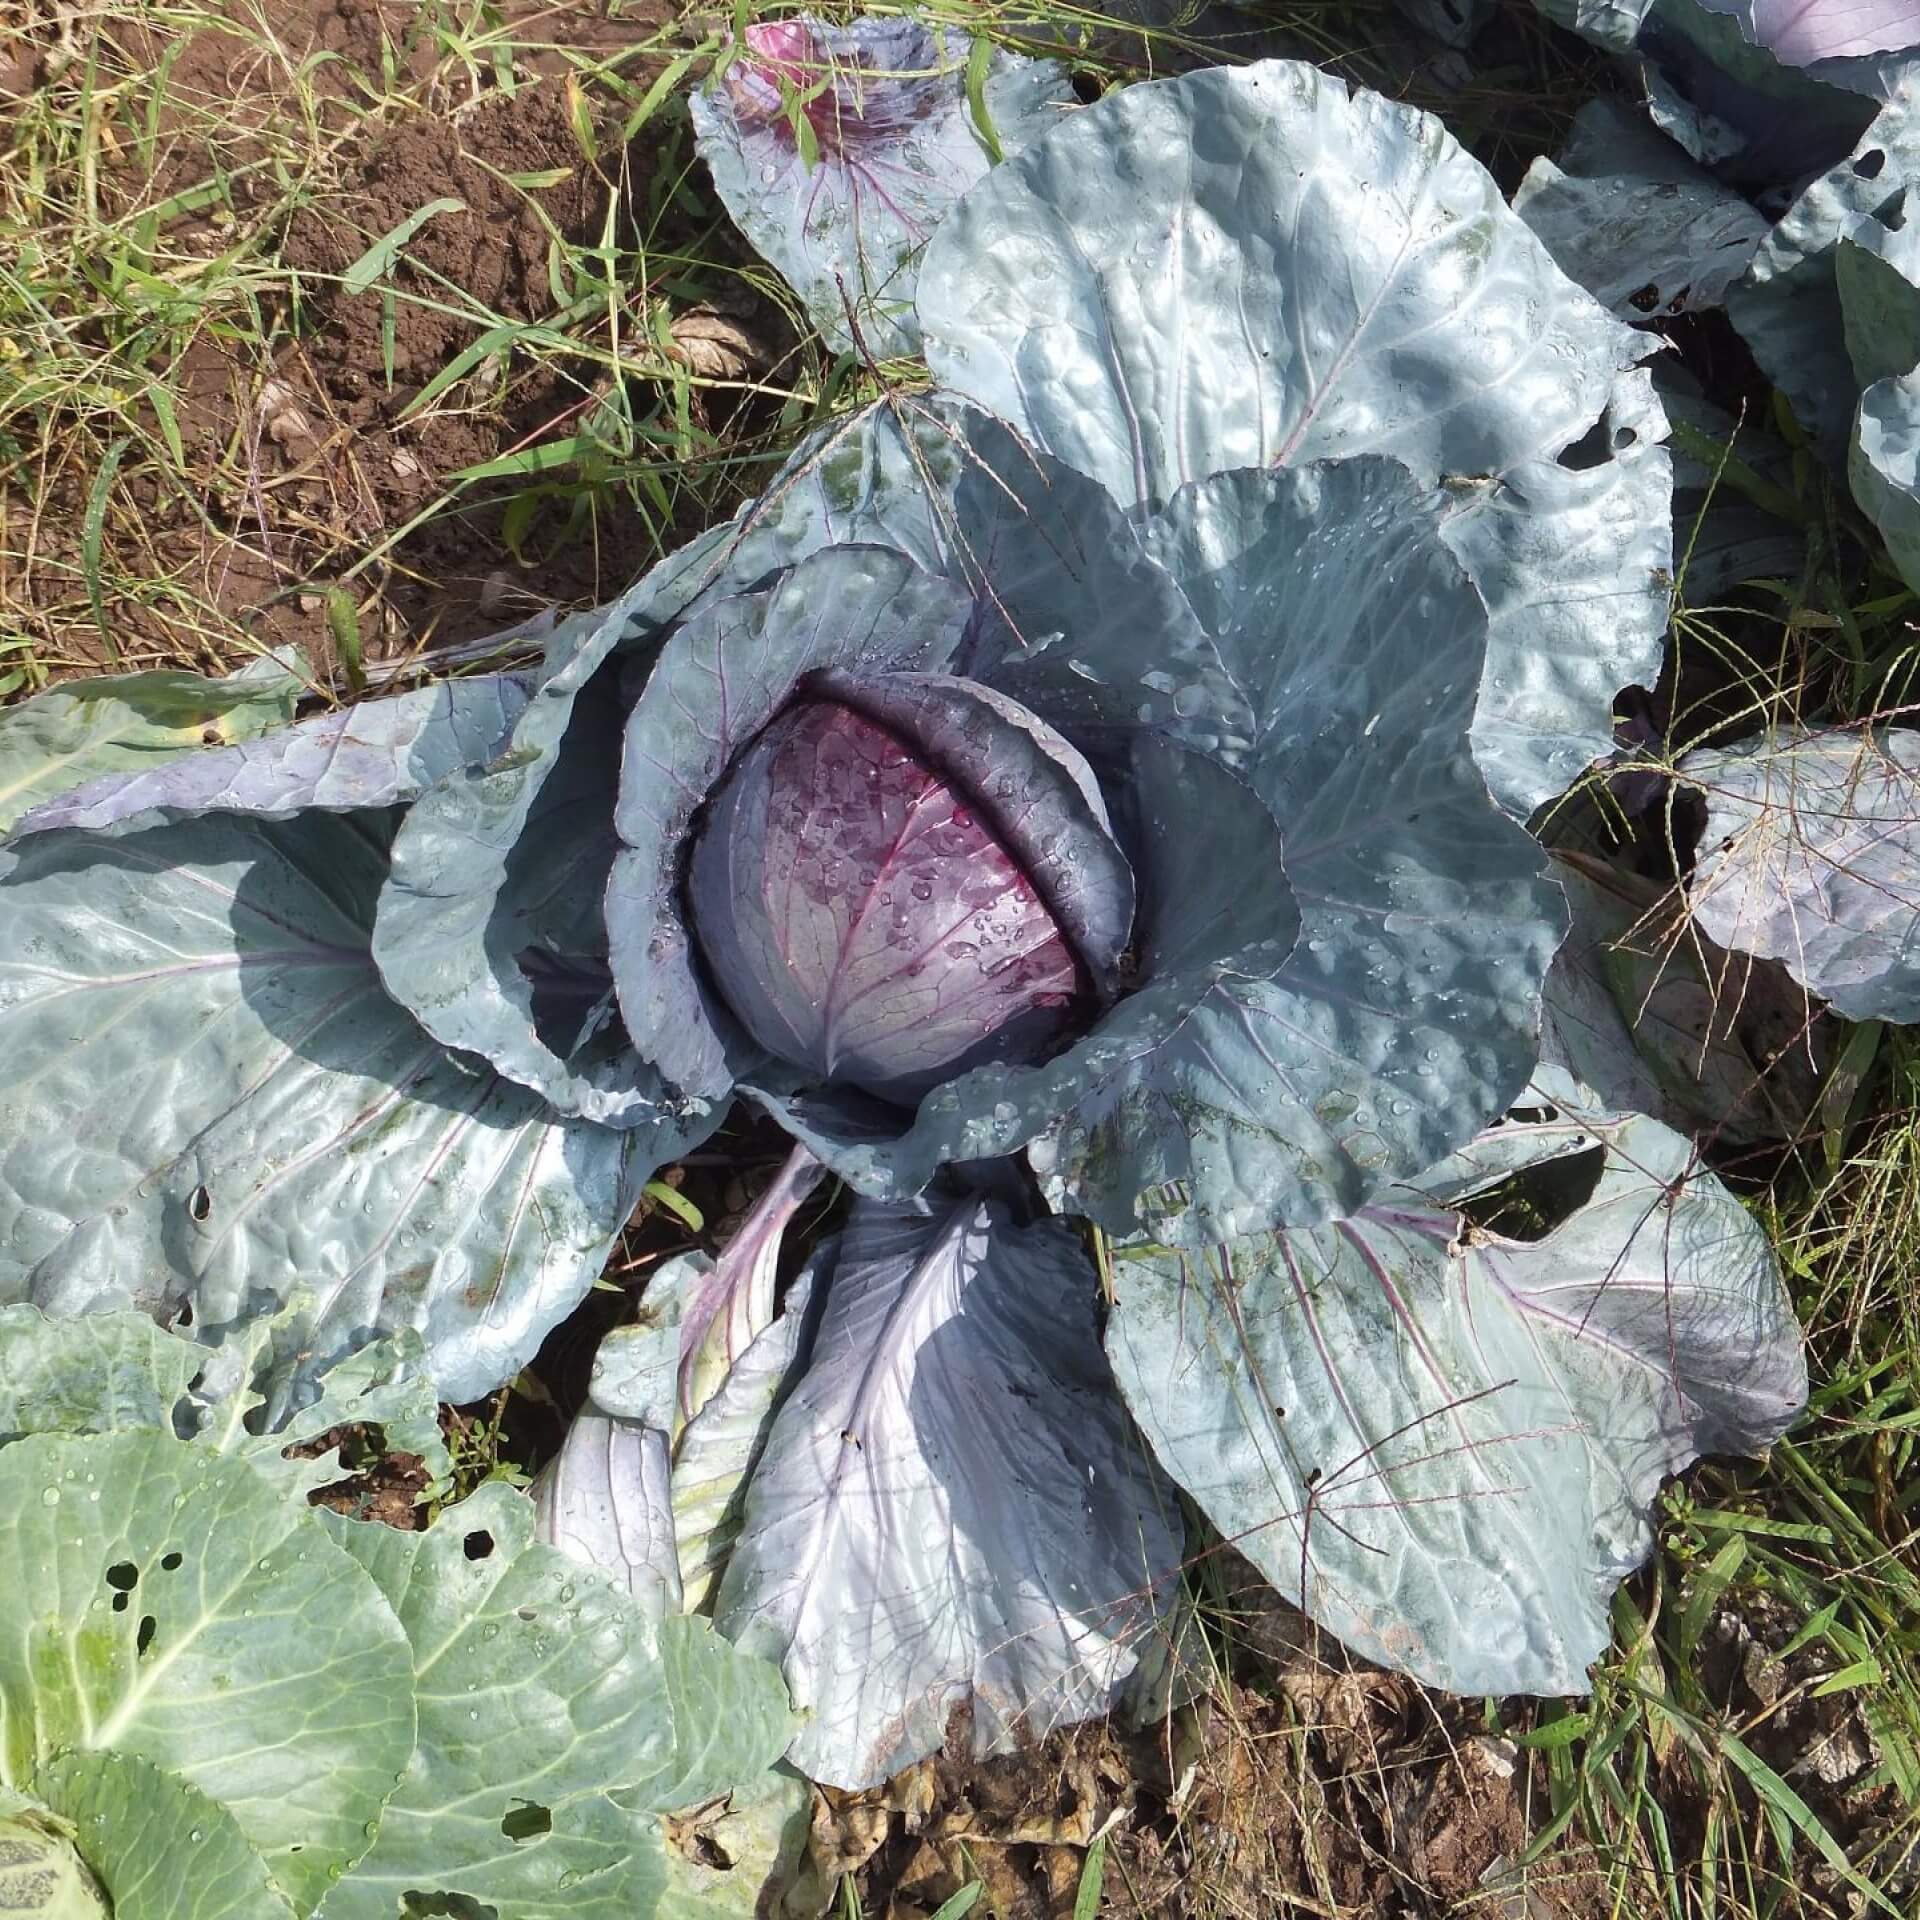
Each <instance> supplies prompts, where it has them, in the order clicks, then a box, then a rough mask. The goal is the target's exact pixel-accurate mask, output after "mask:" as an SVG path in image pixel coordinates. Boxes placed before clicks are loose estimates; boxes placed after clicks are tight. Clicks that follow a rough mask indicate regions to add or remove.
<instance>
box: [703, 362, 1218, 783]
mask: <svg viewBox="0 0 1920 1920" xmlns="http://www.w3.org/2000/svg"><path fill="white" fill-rule="evenodd" d="M866 541H870V542H873V543H875V544H877V545H881V546H890V547H893V548H895V549H897V550H898V551H899V552H901V553H904V554H906V555H907V556H908V558H909V559H911V560H913V561H914V563H915V564H916V565H918V566H920V567H921V568H923V569H924V570H925V571H927V572H929V573H937V574H940V575H941V576H943V577H944V578H946V579H948V580H951V581H952V582H953V583H954V584H955V585H956V586H957V587H959V588H961V589H962V590H963V591H964V592H965V593H966V594H967V595H968V596H969V598H970V599H971V601H972V618H971V620H970V622H969V625H968V628H967V633H966V637H965V641H964V644H963V647H962V650H961V652H960V654H959V656H958V659H957V660H956V663H955V664H956V670H957V671H960V672H964V673H965V674H967V675H968V676H969V677H971V678H974V679H979V680H985V681H987V682H989V683H990V684H991V685H993V686H994V687H996V688H998V689H999V690H1000V691H1001V692H1003V693H1006V694H1009V695H1011V696H1012V697H1014V698H1015V699H1017V700H1019V701H1021V702H1022V703H1023V704H1024V705H1026V706H1028V707H1030V708H1032V710H1033V711H1034V712H1035V713H1037V714H1039V715H1041V716H1042V717H1043V718H1044V719H1046V720H1047V721H1048V722H1049V723H1050V724H1051V725H1053V726H1055V727H1058V728H1059V729H1060V730H1061V732H1063V733H1064V734H1066V735H1067V737H1068V738H1069V739H1071V740H1073V741H1074V742H1075V743H1076V744H1077V745H1079V746H1080V747H1082V749H1083V750H1085V751H1087V752H1090V753H1094V754H1102V753H1104V754H1106V755H1108V756H1111V754H1112V753H1113V752H1115V751H1116V741H1117V739H1118V738H1119V737H1120V736H1122V735H1131V734H1132V733H1134V732H1136V731H1138V730H1139V728H1141V727H1142V726H1152V727H1154V728H1156V729H1158V730H1159V731H1160V732H1162V733H1164V734H1166V735H1167V736H1168V737H1169V738H1171V739H1174V740H1177V741H1179V742H1180V743H1181V744H1182V745H1184V746H1189V747H1193V748H1195V749H1197V750H1199V751H1203V752H1208V753H1216V752H1218V753H1225V754H1231V753H1232V752H1234V751H1237V750H1240V749H1243V748H1244V747H1245V745H1246V741H1247V734H1248V728H1249V724H1250V723H1249V720H1248V717H1247V713H1246V702H1245V700H1244V699H1243V698H1242V697H1241V696H1240V694H1239V692H1238V690H1237V689H1236V688H1235V687H1234V685H1233V683H1232V681H1231V680H1230V679H1229V678H1228V676H1227V674H1226V672H1225V670H1224V668H1223V667H1222V666H1221V664H1220V658H1219V655H1218V654H1217V653H1216V652H1215V650H1214V648H1213V645H1212V643H1211V642H1210V641H1209V640H1208V639H1207V637H1206V635H1205V634H1204V633H1203V632H1201V631H1200V629H1199V627H1198V625H1197V624H1196V623H1195V621H1194V618H1193V614H1192V610H1191V609H1190V608H1189V607H1188V606H1187V604H1186V602H1185V601H1184V599H1182V597H1181V595H1180V592H1179V589H1178V588H1177V587H1175V586H1174V584H1173V583H1172V581H1171V580H1169V579H1168V578H1167V576H1166V574H1165V573H1164V572H1163V571H1162V570H1161V569H1160V568H1159V567H1157V566H1156V565H1155V564H1154V563H1153V562H1152V560H1151V559H1149V558H1148V556H1147V554H1146V553H1145V551H1144V549H1143V548H1142V545H1141V542H1140V539H1139V536H1138V534H1137V532H1136V531H1135V528H1134V525H1133V523H1132V521H1131V519H1130V518H1129V516H1128V515H1127V514H1125V513H1124V512H1123V511H1122V510H1121V508H1120V506H1119V505H1118V503H1117V502H1116V501H1115V500H1114V499H1113V497H1112V496H1111V495H1110V494H1109V493H1107V491H1106V490H1105V489H1104V488H1103V487H1101V486H1099V485H1097V484H1096V483H1095V482H1093V481H1091V480H1089V479H1088V478H1087V477H1086V476H1085V475H1084V474H1081V473H1077V472H1076V471H1075V470H1074V469H1073V468H1072V467H1070V466H1068V465H1066V464H1065V463H1064V462H1062V461H1059V460H1056V459H1053V458H1052V457H1051V456H1049V455H1047V454H1043V453H1040V452H1037V451H1036V450H1035V449H1034V448H1032V447H1029V446H1026V445H1024V444H1023V443H1022V442H1021V441H1020V440H1019V439H1018V438H1017V437H1016V436H1015V435H1014V434H1012V433H1011V432H1009V431H1008V430H1007V429H1006V428H1005V427H1004V426H1002V425H1001V424H1000V423H999V422H998V421H996V420H993V419H990V418H989V417H988V416H986V415H985V414H982V413H979V412H976V411H975V410H974V409H973V408H971V407H968V406H965V405H963V404H962V403H961V402H959V401H957V400H954V399H951V398H949V397H947V396H944V395H941V394H939V393H934V394H931V395H926V396H914V395H910V394H902V395H896V396H893V397H890V398H889V399H887V400H883V401H879V402H876V403H875V404H874V405H873V406H871V407H868V408H866V409H865V410H863V411H862V412H860V413H857V414H855V415H853V416H852V417H851V418H850V419H848V420H846V421H844V422H841V423H839V424H837V425H835V426H833V427H830V428H825V429H822V430H821V432H820V433H818V434H816V435H815V436H813V437H812V438H811V439H810V440H809V441H807V442H806V443H804V444H803V445H802V446H800V447H799V448H797V449H796V450H795V451H794V453H793V454H792V456H791V457H790V458H789V459H788V461H787V463H786V465H785V466H784V467H782V468H781V470H780V472H779V474H778V475H777V476H776V477H775V479H774V481H773V483H772V484H771V485H770V486H769V487H768V488H767V490H766V492H765V494H764V495H762V497H761V498H760V500H758V501H757V502H755V503H754V505H753V506H751V507H749V508H748V509H746V510H745V512H744V513H743V515H742V517H741V520H740V521H739V523H738V526H737V529H736V532H735V533H734V534H733V536H731V538H730V541H729V547H728V554H729V558H728V561H727V565H726V568H725V571H724V573H723V574H722V575H721V576H720V577H721V578H722V579H724V580H725V581H727V582H729V583H732V585H733V587H734V588H736V589H737V588H741V587H746V586H751V585H753V584H755V583H756V582H757V581H758V580H759V579H760V578H761V577H762V576H763V575H764V574H765V573H766V572H767V571H768V570H769V569H771V568H774V567H786V566H791V565H792V564H793V563H794V562H795V561H797V560H800V559H803V558H804V557H805V556H806V555H808V554H810V553H814V552H817V551H818V550H819V549H820V548H821V547H823V546H827V545H830V544H836V543H838V544H846V543H851V542H866ZM1120 750H1122V751H1123V749H1120Z"/></svg>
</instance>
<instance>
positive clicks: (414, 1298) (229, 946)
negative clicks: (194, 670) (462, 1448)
mask: <svg viewBox="0 0 1920 1920" xmlns="http://www.w3.org/2000/svg"><path fill="white" fill-rule="evenodd" d="M391 833H392V823H391V819H390V818H389V817H388V816H386V815H382V814H372V815H326V814H310V815H307V816H304V817H302V818H301V819H299V820H296V821H292V822H288V823H285V824H276V823H272V822H267V821H261V820H254V819H247V818H244V817H215V818H209V819H206V820H202V821H196V822H189V823H186V824H183V825H181V826H177V827H169V828H164V829H160V830H158V831H156V832H153V833H148V834H135V835H130V836H127V837H125V838H114V839H100V838H97V837H94V836H89V835H84V834H72V833H60V834H40V835H35V836H34V837H32V838H30V839H28V840H25V841H23V842H21V843H20V845H19V846H18V848H17V849H15V850H13V851H10V852H7V853H3V854H0V1299H5V1300H22V1299H31V1300H33V1301H35V1302H36V1303H38V1304H39V1305H41V1306H44V1307H46V1308H48V1309H49V1310H50V1311H53V1312H59V1313H71V1312H80V1311H87V1310H96V1309H99V1308H102V1307H127V1306H138V1307H140V1308H141V1309H142V1310H144V1311H148V1312H152V1313H155V1314H158V1315H162V1316H165V1317H171V1316H172V1315H174V1314H175V1313H177V1312H178V1310H179V1309H180V1307H181V1306H182V1305H186V1306H190V1307H191V1309H192V1313H193V1322H194V1327H195V1331H196V1335H197V1336H198V1337H200V1338H212V1337H215V1336H218V1335H220V1334H221V1333H222V1332H224V1331H229V1330H231V1329H233V1328H235V1327H237V1326H239V1325H242V1324H245V1323H247V1322H249V1321H252V1320H254V1319H256V1318H258V1317H260V1316H261V1315H262V1314H264V1313H269V1312H271V1311H272V1310H273V1309H274V1308H275V1307H276V1306H277V1305H280V1304H283V1303H284V1302H285V1301H286V1300H288V1298H289V1297H290V1296H291V1295H292V1293H293V1292H294V1291H295V1290H296V1288H297V1289H300V1290H303V1291H305V1292H306V1293H308V1294H309V1295H310V1296H311V1298H312V1306H311V1310H310V1313H309V1316H308V1317H307V1319H306V1320H305V1322H304V1324H303V1325H302V1326H301V1327H298V1328H294V1327H289V1328H288V1329H287V1330H286V1333H285V1336H284V1338H285V1342H286V1345H285V1348H284V1349H283V1353H284V1359H285V1366H286V1372H285V1375H284V1376H283V1391H290V1390H291V1384H292V1380H293V1377H294V1376H295V1375H300V1376H310V1375H312V1374H314V1373H317V1372H319V1371H321V1370H322V1369H323V1368H324V1367H325V1366H326V1365H327V1364H328V1363H329V1362H331V1361H333V1360H336V1359H338V1358H340V1357H341V1356H342V1355H343V1354H345V1353H347V1352H349V1351H351V1350H352V1349H353V1348H355V1347H357V1346H359V1345H360V1344H362V1343H364V1341H365V1339H366V1338H367V1335H368V1333H369V1332H370V1331H371V1330H374V1329H385V1330H395V1329H398V1328H401V1327H408V1326H411V1327H415V1328H417V1329H418V1330H419V1331H420V1332H421V1334H422V1336H423V1338H424V1340H425V1342H426V1364H427V1366H428V1368H429V1370H430V1371H431V1372H432V1373H433V1375H434V1377H435V1379H436V1381H437V1382H438V1385H439V1387H440V1390H441V1392H442V1393H443V1394H445V1395H448V1396H450V1397H452V1398H454V1399H456V1400H459V1399H466V1398H471V1397H473V1396H475V1395H477V1394H480V1393H483V1392H486V1391H487V1390H488V1389H489V1388H491V1387H492V1386H495V1385H497V1384H498V1383H499V1382H500V1381H501V1380H503V1379H506V1378H508V1377H510V1376H511V1375H512V1374H513V1373H514V1372H515V1371H516V1370H517V1369H518V1368H519V1367H520V1366H521V1365H523V1364H524V1363H525V1362H526V1360H527V1359H528V1358H530V1357H531V1355H532V1353H533V1351H534V1349H535V1348H536V1347H537V1346H538V1345H539V1343H540V1340H541V1339H542V1338H543V1337H544V1335H545V1333H546V1331H547V1330H548V1328H549V1327H551V1326H552V1325H553V1324H554V1322H555V1321H557V1320H558V1319H560V1318H561V1317H562V1316H563V1315H564V1314H565V1313H566V1312H567V1311H568V1310H569V1309H570V1308H571V1307H572V1305H573V1304H574V1303H575V1302H576V1301H578V1300H579V1299H580V1298H581V1296H582V1295H583V1294H584V1293H585V1292H586V1290H587V1288H588V1287H589V1286H590V1285H591V1284H592V1281H593V1278H594V1276H595V1275H596V1274H597V1273H598V1271H599V1269H600V1265H601V1262H602V1260H603V1258H604V1255H605V1251H606V1249H607V1247H608V1246H609V1245H610V1243H611V1242H612V1239H613V1237H614V1235H615V1234H616V1233H617V1232H618V1231H619V1229H620V1227H621V1226H622V1225H623V1224H624V1222H625V1220H626V1218H627V1215H628V1214H629V1212H630V1211H631V1210H632V1207H633V1206H634V1204H635V1202H636V1201H637V1199H638V1197H639V1192H640V1189H641V1187H642V1186H643V1185H644V1184H645V1181H646V1179H647V1178H648V1176H649V1175H650V1174H651V1173H652V1171H653V1170H654V1168H655V1166H656V1165H658V1164H659V1162H660V1161H661V1160H663V1159H665V1158H668V1157H670V1155H672V1154H674V1153H677V1152H678V1151H680V1150H681V1149H682V1148H683V1147H684V1146H685V1145H686V1144H687V1143H688V1141H689V1140H690V1139H691V1138H697V1137H699V1134H700V1129H701V1128H702V1127H703V1126H704V1125H705V1124H706V1123H705V1122H698V1123H693V1125H692V1127H691V1131H683V1132H675V1131H673V1130H672V1129H667V1128H662V1129H657V1130H654V1131H644V1130H642V1131H629V1132H619V1133H616V1132H613V1131H610V1130H609V1129H606V1128H602V1127H597V1126H593V1125H591V1124H588V1123H585V1122H581V1121H566V1120H560V1119H556V1118H555V1117H554V1116H553V1114H552V1113H551V1111H550V1110H549V1109H548V1108H547V1107H546V1106H545V1105H544V1103H543V1102H541V1101H540V1100H538V1099H537V1098H536V1097H535V1096H534V1095H532V1094H530V1093H528V1092H526V1091H525V1090H524V1089H521V1088H518V1087H515V1086H512V1085H511V1084H509V1083H507V1082H505V1081H503V1080H501V1079H500V1078H499V1076H498V1075H496V1074H494V1073H492V1072H490V1071H488V1070H486V1069H485V1068H483V1067H481V1066H480V1065H478V1064H475V1063H469V1062H467V1061H464V1060H462V1059H460V1058H458V1057H454V1056H449V1055H448V1054H447V1053H446V1052H445V1051H444V1050H443V1049H442V1048H441V1047H440V1046H439V1045H438V1044H437V1043H436V1042H435V1041H434V1040H433V1039H432V1038H431V1037H430V1036H429V1035H427V1034H425V1033H423V1032H422V1031H421V1030H420V1028H419V1027H418V1026H416V1025H415V1024H414V1022H413V1020H412V1019H411V1017H410V1016H409V1015H408V1014H407V1013H406V1012H405V1011H404V1010H403V1009H401V1008H399V1007H398V1006H396V1005H395V1004H394V1003H393V1002H392V1001H391V1000H389V999H388V998H387V996H386V995H385V993H384V992H383V991H382V990H381V986H380V981H379V977H378V975H377V973H376V972H375V970H374V967H373V964H372V961H371V959H370V957H369V953H368V937H369V929H370V926H371V924H372V918H373V907H374V902H375V900H376V898H377V896H378V893H379V889H380V885H381V882H382V880H383V879H384V877H385V872H386V851H387V846H388V842H389V839H390V836H391ZM289 1404H291V1402H290V1401H284V1402H282V1403H281V1405H280V1406H278V1407H276V1409H275V1411H276V1416H277V1413H278V1412H279V1411H281V1410H283V1408H284V1406H285V1405H289Z"/></svg>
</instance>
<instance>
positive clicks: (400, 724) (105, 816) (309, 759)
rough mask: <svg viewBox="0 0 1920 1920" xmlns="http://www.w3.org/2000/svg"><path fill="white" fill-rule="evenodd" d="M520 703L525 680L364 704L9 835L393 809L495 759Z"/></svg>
mask: <svg viewBox="0 0 1920 1920" xmlns="http://www.w3.org/2000/svg"><path fill="white" fill-rule="evenodd" d="M527 696H528V686H527V682H526V679H525V678H524V677H523V676H521V675H519V674H512V673H490V674H482V675H480V676H478V677H477V678H475V679H471V680H444V681H442V682H440V684H439V685H437V686H430V687H420V688H417V689H416V690H415V691H413V692H411V693H396V694H393V695H391V696H389V697H388V698H387V699H384V700H368V701H364V702H362V704H360V705H359V706H355V707H342V708H340V709H338V710H337V711H335V712H333V713H323V714H319V715H316V716H315V718H313V719H311V720H303V721H301V722H300V723H299V724H298V725H296V726H291V727H282V728H280V729H278V730H277V731H275V732H271V733H266V734H263V735H261V736H260V737H259V738H257V739H251V740H243V741H241V742H240V743H239V744H237V745H234V746H228V747H223V748H221V749H220V750H218V751H217V752H208V753H192V754H186V755H183V756H182V757H180V758H179V759H173V760H167V761H164V762H162V763H161V764H160V765H158V766H142V767H136V768H133V769H131V770H128V771H124V772H118V773H107V774H102V775H100V776H99V777H98V778H96V779H92V780H89V781H87V782H86V783H85V784H84V785H82V786H80V787H78V788H76V789H75V790H74V791H73V792H71V793H63V794H62V795H61V796H60V797H59V798H58V799H57V800H52V801H48V802H46V803H45V804H43V805H41V806H37V807H35V808H34V809H33V810H32V811H31V812H29V813H26V814H24V815H22V816H21V818H20V819H19V820H18V821H16V822H15V824H14V832H15V833H16V834H22V835H24V834H29V833H47V832H51V831H53V830H54V829H56V828H60V827H73V828H78V829H81V830H84V831H86V832H89V833H102V834H107V833H113V834H119V833H138V832H140V831H141V830H142V829H144V828H147V827H155V826H161V825H164V824H166V823H168V822H171V821H177V820H192V819H197V818H198V817H199V816H200V815H202V814H208V813H245V814H253V815H256V816H258V817H259V818H261V819H263V820H287V819H291V818H292V817H293V815H295V814H297V813H301V812H304V811H305V810H306V809H308V808H310V807H311V808H320V809H324V810H325V811H327V812H330V813H348V812H352V811H353V810H355V809H356V808H363V807H385V806H391V805H393V804H395V803H396V802H399V801H405V800H412V799H413V798H415V797H416V796H417V795H418V794H420V793H421V792H422V791H424V790H425V789H426V788H427V787H430V786H431V785H432V784H433V783H434V781H436V780H438V779H439V778H441V776H442V775H443V774H445V773H447V772H449V771H450V770H451V769H452V768H454V767H459V766H465V765H468V764H469V763H472V762H476V761H479V762H484V761H487V760H489V759H491V758H492V757H493V755H494V754H495V753H496V752H497V751H499V749H500V747H501V745H502V744H503V743H504V742H505V740H506V738H507V733H508V729H509V728H510V727H511V726H512V724H513V722H514V720H515V719H516V718H517V717H518V715H519V714H520V713H521V711H522V710H523V709H524V708H525V706H526V703H527Z"/></svg>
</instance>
